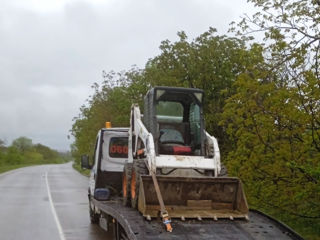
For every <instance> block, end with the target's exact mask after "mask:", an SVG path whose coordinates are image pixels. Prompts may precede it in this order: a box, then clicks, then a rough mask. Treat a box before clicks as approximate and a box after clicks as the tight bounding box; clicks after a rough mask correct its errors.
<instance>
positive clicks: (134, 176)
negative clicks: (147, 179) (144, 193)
mask: <svg viewBox="0 0 320 240" xmlns="http://www.w3.org/2000/svg"><path fill="white" fill-rule="evenodd" d="M147 174H148V169H147V166H146V165H145V163H144V160H143V159H137V160H134V162H133V166H132V173H131V184H130V185H131V188H130V190H131V207H132V208H138V196H139V185H140V175H147Z"/></svg>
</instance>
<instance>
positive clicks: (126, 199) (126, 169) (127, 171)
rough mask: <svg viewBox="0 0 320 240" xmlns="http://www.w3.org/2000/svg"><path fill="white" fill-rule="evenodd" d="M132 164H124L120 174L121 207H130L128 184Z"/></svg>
mask: <svg viewBox="0 0 320 240" xmlns="http://www.w3.org/2000/svg"><path fill="white" fill-rule="evenodd" d="M131 172H132V163H126V164H125V165H124V168H123V173H122V196H123V200H122V203H123V206H130V182H131Z"/></svg>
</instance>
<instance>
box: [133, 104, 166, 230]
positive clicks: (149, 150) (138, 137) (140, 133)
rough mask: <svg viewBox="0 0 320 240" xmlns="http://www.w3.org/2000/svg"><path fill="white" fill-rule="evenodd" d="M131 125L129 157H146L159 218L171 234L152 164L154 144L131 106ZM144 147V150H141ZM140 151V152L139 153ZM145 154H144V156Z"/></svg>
mask: <svg viewBox="0 0 320 240" xmlns="http://www.w3.org/2000/svg"><path fill="white" fill-rule="evenodd" d="M131 114H132V116H131V124H130V126H132V129H131V131H130V133H129V138H131V139H132V141H131V144H132V143H133V142H134V145H131V146H130V143H129V148H130V150H129V152H130V151H132V154H130V155H131V156H134V157H139V156H141V155H146V156H147V157H148V159H145V161H144V162H145V164H146V166H147V168H148V170H149V174H150V175H151V177H152V181H153V185H154V189H155V191H156V194H157V198H158V201H159V205H160V216H161V218H162V221H163V223H164V225H165V226H166V230H167V231H168V232H172V226H171V220H170V217H169V214H168V211H167V210H166V207H165V205H164V201H163V198H162V195H161V192H160V188H159V184H158V181H157V177H156V174H155V173H156V168H155V165H154V164H153V163H154V162H155V161H154V159H155V150H154V142H153V137H152V135H151V134H150V133H149V132H148V130H147V129H146V128H145V126H144V125H143V123H142V121H141V114H140V109H139V107H138V106H137V105H133V106H132V108H131ZM142 146H144V148H141V147H142ZM141 150H142V151H141ZM145 153H146V154H145Z"/></svg>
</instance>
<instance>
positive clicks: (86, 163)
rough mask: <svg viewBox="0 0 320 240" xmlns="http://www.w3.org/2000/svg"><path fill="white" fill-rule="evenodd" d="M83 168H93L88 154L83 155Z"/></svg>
mask: <svg viewBox="0 0 320 240" xmlns="http://www.w3.org/2000/svg"><path fill="white" fill-rule="evenodd" d="M81 168H83V169H91V166H90V163H89V156H88V155H81Z"/></svg>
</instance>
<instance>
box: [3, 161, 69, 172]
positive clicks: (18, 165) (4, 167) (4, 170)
mask: <svg viewBox="0 0 320 240" xmlns="http://www.w3.org/2000/svg"><path fill="white" fill-rule="evenodd" d="M61 163H65V162H53V163H21V164H13V165H11V164H10V165H0V173H4V172H8V171H11V170H14V169H18V168H23V167H30V166H36V165H44V164H61Z"/></svg>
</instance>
